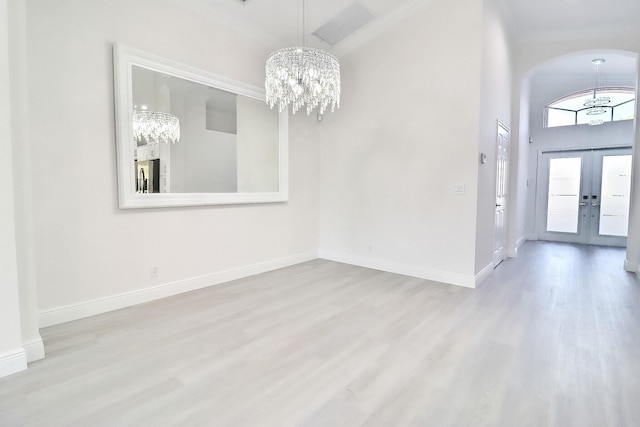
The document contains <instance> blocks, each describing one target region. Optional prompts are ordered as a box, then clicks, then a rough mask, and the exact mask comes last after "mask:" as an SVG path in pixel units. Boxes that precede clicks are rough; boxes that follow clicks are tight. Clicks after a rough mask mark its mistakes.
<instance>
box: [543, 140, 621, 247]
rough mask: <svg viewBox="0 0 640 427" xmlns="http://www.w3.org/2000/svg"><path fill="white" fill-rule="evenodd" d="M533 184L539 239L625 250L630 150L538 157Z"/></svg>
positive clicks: (567, 152) (551, 153) (607, 150)
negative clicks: (536, 200) (536, 186)
mask: <svg viewBox="0 0 640 427" xmlns="http://www.w3.org/2000/svg"><path fill="white" fill-rule="evenodd" d="M538 180H539V181H538V202H537V209H536V216H537V218H536V221H537V224H536V225H537V230H538V233H537V234H538V239H540V240H554V241H561V242H571V243H583V244H590V245H604V246H626V242H627V231H628V225H629V198H630V194H631V148H616V149H599V150H580V151H562V152H547V153H542V154H541V155H540V158H539V161H538Z"/></svg>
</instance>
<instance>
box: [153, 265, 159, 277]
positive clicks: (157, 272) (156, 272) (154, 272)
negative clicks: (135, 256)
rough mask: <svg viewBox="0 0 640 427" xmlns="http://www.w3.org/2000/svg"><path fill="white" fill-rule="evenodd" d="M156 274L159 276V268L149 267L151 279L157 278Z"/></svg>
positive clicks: (155, 266)
mask: <svg viewBox="0 0 640 427" xmlns="http://www.w3.org/2000/svg"><path fill="white" fill-rule="evenodd" d="M158 274H160V268H159V267H158V266H157V265H154V266H153V267H151V278H154V277H158Z"/></svg>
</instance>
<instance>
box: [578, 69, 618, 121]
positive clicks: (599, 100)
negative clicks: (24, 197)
mask: <svg viewBox="0 0 640 427" xmlns="http://www.w3.org/2000/svg"><path fill="white" fill-rule="evenodd" d="M591 63H592V64H593V67H594V68H595V71H596V84H595V87H594V88H593V98H591V99H589V100H587V101H586V102H585V103H584V106H585V107H588V108H589V109H588V110H587V115H588V116H599V115H600V114H604V113H606V112H607V109H606V108H604V106H605V105H607V104H609V103H610V102H611V98H610V97H608V96H598V83H599V80H600V66H601V65H603V64H604V63H605V60H604V59H602V58H597V59H594V60H592V61H591ZM603 123H604V120H603V119H598V118H594V119H592V120H590V121H589V126H598V125H601V124H603Z"/></svg>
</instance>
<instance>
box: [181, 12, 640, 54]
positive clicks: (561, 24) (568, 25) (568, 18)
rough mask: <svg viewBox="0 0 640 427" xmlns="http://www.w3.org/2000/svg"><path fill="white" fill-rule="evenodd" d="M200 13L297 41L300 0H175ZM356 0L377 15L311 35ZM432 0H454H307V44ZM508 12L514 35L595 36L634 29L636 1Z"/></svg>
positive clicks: (364, 33)
mask: <svg viewBox="0 0 640 427" xmlns="http://www.w3.org/2000/svg"><path fill="white" fill-rule="evenodd" d="M174 1H175V2H177V3H180V4H182V5H184V6H186V7H189V8H191V9H194V10H196V11H198V12H200V13H203V14H212V15H215V16H216V17H218V18H221V19H223V20H225V21H227V22H229V23H231V24H232V25H234V26H235V27H239V28H241V29H242V30H243V31H245V32H247V33H250V34H252V35H254V36H256V37H259V38H260V39H262V40H264V41H266V42H268V43H270V44H273V45H274V48H275V47H284V46H291V45H294V44H297V42H298V23H299V21H300V20H301V19H300V17H301V16H302V13H301V9H300V4H301V3H302V0H246V1H241V0H174ZM355 1H358V2H359V3H360V4H361V5H362V6H364V7H365V8H366V9H367V10H369V12H371V14H372V15H373V16H374V17H375V18H374V19H373V21H371V22H370V23H368V24H366V25H365V26H364V27H362V28H361V29H360V30H358V31H356V32H355V33H353V34H352V35H351V36H348V37H346V38H345V39H344V40H342V41H341V42H339V43H338V44H336V46H335V47H334V48H331V47H330V46H329V45H327V44H325V43H324V42H322V41H321V40H320V39H318V38H317V37H315V36H313V35H311V33H313V32H314V31H315V30H316V29H318V28H319V27H321V26H322V25H323V24H325V23H326V22H327V21H329V20H330V19H331V18H333V17H334V16H335V15H337V14H339V13H340V12H342V11H343V10H345V9H346V8H348V7H349V6H350V5H352V4H353V3H354V2H355ZM436 1H457V0H306V4H307V6H306V9H307V10H306V16H307V25H306V33H307V45H309V46H313V47H320V48H323V49H327V50H330V51H334V53H338V54H339V53H340V52H341V51H346V50H348V49H349V48H350V47H353V46H354V45H357V44H358V43H359V42H361V41H363V40H365V39H366V38H368V37H370V36H371V35H372V34H373V33H375V32H377V30H379V29H380V28H382V27H384V26H386V25H387V24H389V23H390V22H392V21H394V20H396V19H398V18H400V17H402V15H404V14H405V13H408V12H410V11H411V9H412V8H414V7H417V6H419V5H422V4H425V3H431V2H436ZM498 1H500V2H501V3H502V5H503V6H504V7H505V9H506V11H507V13H508V15H509V16H510V21H511V27H512V30H513V32H514V33H515V35H516V37H518V38H524V39H526V38H540V37H542V38H544V37H549V36H553V37H558V36H562V37H569V36H571V35H576V34H577V35H590V36H593V35H597V34H599V33H603V32H611V31H616V32H620V31H636V32H637V31H638V30H637V28H638V26H639V24H638V23H639V22H640V0H610V1H603V0H498Z"/></svg>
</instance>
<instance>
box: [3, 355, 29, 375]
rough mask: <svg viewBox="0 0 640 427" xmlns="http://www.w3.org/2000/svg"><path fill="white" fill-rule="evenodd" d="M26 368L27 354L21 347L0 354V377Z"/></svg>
mask: <svg viewBox="0 0 640 427" xmlns="http://www.w3.org/2000/svg"><path fill="white" fill-rule="evenodd" d="M25 369H27V354H26V353H25V351H24V349H23V348H18V349H15V350H12V351H7V352H5V353H1V354H0V377H6V376H7V375H11V374H15V373H16V372H20V371H24V370H25Z"/></svg>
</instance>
